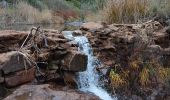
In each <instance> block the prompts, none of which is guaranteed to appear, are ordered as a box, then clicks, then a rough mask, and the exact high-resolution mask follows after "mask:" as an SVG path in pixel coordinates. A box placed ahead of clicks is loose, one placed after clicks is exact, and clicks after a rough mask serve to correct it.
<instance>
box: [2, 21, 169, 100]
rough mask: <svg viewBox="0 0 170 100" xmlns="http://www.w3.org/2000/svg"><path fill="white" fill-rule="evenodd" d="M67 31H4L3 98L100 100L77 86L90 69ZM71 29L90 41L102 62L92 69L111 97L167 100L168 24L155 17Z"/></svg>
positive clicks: (75, 34) (76, 34) (75, 33)
mask: <svg viewBox="0 0 170 100" xmlns="http://www.w3.org/2000/svg"><path fill="white" fill-rule="evenodd" d="M67 32H68V31H63V32H60V31H58V30H52V29H41V28H32V31H31V32H30V31H27V32H25V31H22V32H21V31H20V32H18V31H15V30H5V31H1V32H0V48H1V49H0V57H1V58H3V59H0V88H1V89H0V96H1V97H3V98H4V97H5V100H10V98H16V99H17V100H20V99H21V100H22V99H23V98H24V99H30V98H41V99H45V98H49V100H53V99H54V98H57V99H59V100H63V99H68V100H72V99H70V98H73V100H74V99H75V98H78V99H80V100H84V99H87V100H99V97H97V96H95V94H93V93H85V92H80V91H79V90H78V84H79V80H77V73H78V72H84V71H86V69H87V65H88V57H87V55H86V54H84V53H82V52H80V51H78V47H79V46H80V45H79V44H76V43H74V42H72V41H71V40H70V39H68V38H69V36H68V34H67ZM70 32H71V34H72V35H73V36H86V37H87V39H88V40H89V43H90V45H91V47H92V52H93V53H94V55H93V56H94V57H95V58H97V59H98V60H99V61H100V62H101V64H99V65H98V66H94V69H93V70H95V71H96V72H97V73H98V75H99V78H100V79H99V83H96V84H101V86H102V88H104V89H105V90H107V91H108V92H109V93H110V94H112V96H116V97H117V98H118V99H119V100H126V99H132V100H150V99H153V100H168V99H169V96H170V94H169V93H170V92H169V88H170V84H169V81H170V75H169V73H170V68H169V66H170V64H169V60H170V55H169V54H170V50H169V46H170V44H169V43H170V40H169V37H170V33H169V28H168V27H166V26H163V25H162V24H160V23H159V22H157V21H149V22H145V23H142V24H111V25H107V24H105V23H94V22H88V23H84V24H83V25H81V28H80V30H76V31H70ZM29 33H30V34H29ZM28 34H29V36H28ZM27 36H28V37H27ZM71 39H72V38H71ZM73 40H74V38H73ZM44 84H49V85H44ZM20 86H21V87H20ZM30 89H31V90H30ZM32 90H36V91H34V92H33V91H32ZM70 90H71V91H70ZM13 91H15V92H13ZM39 91H41V92H39ZM21 92H22V93H21ZM17 93H18V94H17ZM60 94H62V95H60ZM66 94H68V95H67V96H65V95H66ZM38 95H42V96H41V97H39V96H38ZM18 98H19V99H18Z"/></svg>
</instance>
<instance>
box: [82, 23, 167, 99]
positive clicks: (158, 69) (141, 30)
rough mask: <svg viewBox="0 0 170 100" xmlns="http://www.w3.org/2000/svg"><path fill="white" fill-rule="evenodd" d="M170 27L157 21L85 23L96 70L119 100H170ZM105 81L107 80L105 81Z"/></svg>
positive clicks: (83, 28)
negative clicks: (99, 63) (101, 63)
mask: <svg viewBox="0 0 170 100" xmlns="http://www.w3.org/2000/svg"><path fill="white" fill-rule="evenodd" d="M169 30H170V27H165V26H163V25H161V24H160V23H159V22H157V21H152V20H151V21H148V22H145V23H142V24H111V25H107V24H106V23H94V22H89V23H84V24H83V25H82V26H81V31H82V33H83V34H84V35H85V36H86V37H87V38H88V39H89V41H90V43H91V45H92V48H93V52H94V55H95V56H96V57H97V58H98V59H99V60H100V61H101V62H103V65H101V66H98V67H97V68H96V69H97V70H98V71H99V73H101V74H102V75H103V76H102V80H103V81H104V82H105V83H106V87H107V88H108V89H110V91H112V93H113V94H115V93H116V95H117V97H118V99H120V100H169V99H170V91H169V88H170V31H169ZM103 78H104V79H103Z"/></svg>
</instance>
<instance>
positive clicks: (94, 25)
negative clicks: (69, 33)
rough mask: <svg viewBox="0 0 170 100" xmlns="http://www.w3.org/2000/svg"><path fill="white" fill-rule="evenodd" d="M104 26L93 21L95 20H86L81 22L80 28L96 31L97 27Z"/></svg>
mask: <svg viewBox="0 0 170 100" xmlns="http://www.w3.org/2000/svg"><path fill="white" fill-rule="evenodd" d="M103 27H104V26H103V25H102V24H100V23H95V22H87V23H83V25H82V26H81V29H83V30H90V31H96V30H99V29H102V28H103Z"/></svg>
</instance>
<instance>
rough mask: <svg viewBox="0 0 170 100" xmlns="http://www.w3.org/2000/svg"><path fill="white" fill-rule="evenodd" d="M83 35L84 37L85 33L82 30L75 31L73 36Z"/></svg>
mask: <svg viewBox="0 0 170 100" xmlns="http://www.w3.org/2000/svg"><path fill="white" fill-rule="evenodd" d="M81 35H83V32H82V31H81V30H75V31H74V32H73V36H81Z"/></svg>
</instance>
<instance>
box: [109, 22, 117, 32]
mask: <svg viewBox="0 0 170 100" xmlns="http://www.w3.org/2000/svg"><path fill="white" fill-rule="evenodd" d="M108 27H109V29H111V30H113V31H118V30H119V28H118V27H116V26H115V25H114V24H111V25H108Z"/></svg>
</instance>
